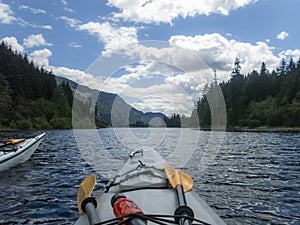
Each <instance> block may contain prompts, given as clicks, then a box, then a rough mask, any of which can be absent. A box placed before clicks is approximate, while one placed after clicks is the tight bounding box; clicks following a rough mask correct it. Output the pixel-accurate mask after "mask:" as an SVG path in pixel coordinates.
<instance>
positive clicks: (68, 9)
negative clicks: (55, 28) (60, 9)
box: [64, 7, 75, 13]
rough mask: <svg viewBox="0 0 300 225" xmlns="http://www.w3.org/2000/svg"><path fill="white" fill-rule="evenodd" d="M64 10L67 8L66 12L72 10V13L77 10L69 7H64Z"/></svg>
mask: <svg viewBox="0 0 300 225" xmlns="http://www.w3.org/2000/svg"><path fill="white" fill-rule="evenodd" d="M64 10H65V11H66V12H70V13H74V12H75V10H73V9H71V8H68V7H64Z"/></svg>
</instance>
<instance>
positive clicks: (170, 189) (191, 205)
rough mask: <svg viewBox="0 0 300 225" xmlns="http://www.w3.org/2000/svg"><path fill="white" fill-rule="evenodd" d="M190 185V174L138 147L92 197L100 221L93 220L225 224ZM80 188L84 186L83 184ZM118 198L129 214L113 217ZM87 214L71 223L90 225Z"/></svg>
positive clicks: (156, 154)
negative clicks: (100, 191)
mask: <svg viewBox="0 0 300 225" xmlns="http://www.w3.org/2000/svg"><path fill="white" fill-rule="evenodd" d="M92 183H93V182H92ZM87 186H92V185H87ZM93 188H94V187H92V188H88V190H87V191H86V192H85V193H88V195H87V196H90V195H89V194H90V192H92V190H93ZM192 188H193V180H192V178H191V177H190V176H189V175H188V174H186V173H184V172H183V171H180V170H176V169H174V168H172V167H171V166H170V165H168V164H166V161H165V160H164V159H163V158H162V157H161V156H160V154H159V153H158V152H157V151H155V150H147V151H141V150H138V151H136V152H133V153H131V154H130V155H129V157H128V158H127V160H126V162H125V164H124V166H123V167H122V168H121V170H120V171H119V172H118V173H117V175H116V176H115V177H114V178H113V179H112V180H111V181H110V182H109V183H108V184H107V186H106V188H105V191H104V192H103V193H102V194H100V195H99V196H97V197H96V198H95V200H96V202H97V204H96V205H97V206H96V207H95V208H94V210H93V212H92V213H93V214H96V215H97V216H98V218H99V221H100V223H96V224H99V225H100V224H101V225H106V224H110V225H111V224H123V223H124V224H125V225H130V223H129V221H134V220H132V218H139V220H136V221H147V225H152V224H160V225H167V224H174V223H175V224H176V223H177V224H184V225H187V224H192V222H193V223H194V224H210V225H225V223H224V222H223V220H222V219H221V218H220V217H219V216H218V215H217V214H216V213H215V212H214V211H213V210H212V209H211V208H210V207H209V206H208V205H207V204H206V203H205V202H204V201H203V200H202V199H201V198H200V197H199V196H198V195H197V194H196V193H195V192H194V191H193V189H192ZM80 189H84V190H86V189H87V188H86V186H85V185H84V186H80ZM123 195H124V196H123ZM82 196H85V194H83V195H82ZM116 196H117V197H116ZM118 198H121V201H120V202H118V203H117V204H119V205H118V207H120V208H122V209H124V210H125V209H126V210H125V211H127V212H129V214H126V213H124V214H123V213H116V215H117V216H118V218H116V217H115V215H114V212H115V209H113V207H114V204H113V203H115V202H116V199H118ZM122 204H123V205H122ZM112 206H113V207H112ZM134 212H137V213H134ZM87 214H88V212H87V213H83V214H82V215H80V217H79V218H78V220H77V221H76V223H75V225H90V222H89V220H90V219H89V217H90V216H88V215H87ZM120 215H124V216H120Z"/></svg>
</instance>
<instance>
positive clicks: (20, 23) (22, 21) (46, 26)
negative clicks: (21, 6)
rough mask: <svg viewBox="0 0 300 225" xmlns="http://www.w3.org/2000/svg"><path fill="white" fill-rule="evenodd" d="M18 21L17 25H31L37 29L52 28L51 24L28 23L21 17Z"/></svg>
mask: <svg viewBox="0 0 300 225" xmlns="http://www.w3.org/2000/svg"><path fill="white" fill-rule="evenodd" d="M18 22H19V25H21V26H23V27H32V28H38V29H45V30H52V26H51V25H37V24H32V23H28V22H27V21H25V20H23V19H22V18H19V19H18Z"/></svg>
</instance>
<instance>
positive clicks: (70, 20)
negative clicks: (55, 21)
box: [59, 16, 81, 28]
mask: <svg viewBox="0 0 300 225" xmlns="http://www.w3.org/2000/svg"><path fill="white" fill-rule="evenodd" d="M59 19H61V20H63V21H65V23H66V24H67V25H68V26H70V27H72V28H75V27H78V26H79V25H80V24H81V21H80V20H78V19H74V18H69V17H67V16H61V17H59Z"/></svg>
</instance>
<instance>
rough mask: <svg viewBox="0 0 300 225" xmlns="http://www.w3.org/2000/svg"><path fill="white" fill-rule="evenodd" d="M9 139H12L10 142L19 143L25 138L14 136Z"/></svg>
mask: <svg viewBox="0 0 300 225" xmlns="http://www.w3.org/2000/svg"><path fill="white" fill-rule="evenodd" d="M9 141H10V143H12V144H18V143H20V142H22V141H24V139H16V138H12V139H10V140H9Z"/></svg>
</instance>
